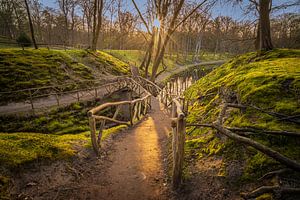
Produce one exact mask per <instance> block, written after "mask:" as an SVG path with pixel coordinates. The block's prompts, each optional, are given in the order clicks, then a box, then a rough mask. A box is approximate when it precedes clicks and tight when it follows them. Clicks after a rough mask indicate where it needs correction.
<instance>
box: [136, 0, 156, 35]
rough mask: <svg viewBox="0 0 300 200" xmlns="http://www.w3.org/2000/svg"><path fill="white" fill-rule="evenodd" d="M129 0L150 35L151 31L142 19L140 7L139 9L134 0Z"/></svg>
mask: <svg viewBox="0 0 300 200" xmlns="http://www.w3.org/2000/svg"><path fill="white" fill-rule="evenodd" d="M131 1H132V3H133V5H134V7H135V9H136V10H137V12H138V14H139V16H140V18H141V20H142V21H143V23H144V25H145V26H146V29H147V32H148V33H149V34H150V35H152V33H151V31H150V28H149V26H148V24H147V22H146V20H145V19H144V17H143V15H142V13H141V11H140V9H139V7H138V6H137V4H136V3H135V1H134V0H131Z"/></svg>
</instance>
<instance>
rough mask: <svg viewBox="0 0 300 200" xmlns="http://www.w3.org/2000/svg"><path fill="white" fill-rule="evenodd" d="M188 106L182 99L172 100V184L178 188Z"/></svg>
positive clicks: (180, 177)
mask: <svg viewBox="0 0 300 200" xmlns="http://www.w3.org/2000/svg"><path fill="white" fill-rule="evenodd" d="M187 109H188V104H187V103H186V102H185V100H184V99H183V98H173V99H172V111H171V126H172V133H173V134H172V135H173V138H172V152H173V167H172V184H173V188H175V189H176V188H178V187H179V185H180V184H181V179H182V167H183V161H184V144H185V126H186V115H187Z"/></svg>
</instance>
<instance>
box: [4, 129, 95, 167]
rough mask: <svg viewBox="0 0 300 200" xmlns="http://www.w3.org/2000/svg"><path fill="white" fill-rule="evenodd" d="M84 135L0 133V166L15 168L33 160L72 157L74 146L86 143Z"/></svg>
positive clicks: (86, 137)
mask: <svg viewBox="0 0 300 200" xmlns="http://www.w3.org/2000/svg"><path fill="white" fill-rule="evenodd" d="M88 138H89V135H87V134H86V133H83V134H77V135H74V134H72V135H63V136H57V135H49V134H39V133H0V146H1V149H0V164H1V165H2V166H9V167H17V166H20V165H22V164H25V163H29V162H32V161H34V160H37V159H38V160H41V159H42V160H44V159H50V160H53V159H63V158H67V157H69V156H72V155H74V153H75V152H76V151H75V150H74V148H73V146H74V145H76V144H77V145H79V144H82V142H85V141H87V140H88Z"/></svg>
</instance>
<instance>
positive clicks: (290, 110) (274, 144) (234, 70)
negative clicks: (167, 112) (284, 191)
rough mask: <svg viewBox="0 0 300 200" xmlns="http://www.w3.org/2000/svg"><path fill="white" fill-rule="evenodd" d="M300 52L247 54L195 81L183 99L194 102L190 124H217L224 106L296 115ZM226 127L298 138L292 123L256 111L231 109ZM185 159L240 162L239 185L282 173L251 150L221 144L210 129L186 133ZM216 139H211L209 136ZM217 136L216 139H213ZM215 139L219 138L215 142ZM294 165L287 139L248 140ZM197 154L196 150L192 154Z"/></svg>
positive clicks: (293, 148)
mask: <svg viewBox="0 0 300 200" xmlns="http://www.w3.org/2000/svg"><path fill="white" fill-rule="evenodd" d="M299 63H300V50H289V49H275V50H273V51H269V52H260V53H256V52H253V53H247V54H244V55H241V56H238V57H236V58H234V59H232V60H231V61H229V62H227V63H225V64H224V65H222V66H221V67H219V68H217V69H215V70H213V71H212V72H211V73H209V74H208V75H206V76H205V77H203V78H202V79H200V80H199V81H197V82H196V83H195V84H194V85H192V86H191V87H190V88H189V89H188V90H187V91H186V92H185V97H186V98H187V99H189V100H190V101H192V102H193V106H191V107H190V113H189V116H188V119H187V121H188V123H212V122H214V121H216V120H217V118H218V115H219V112H220V105H221V104H222V103H223V101H224V100H226V101H227V102H231V103H238V104H243V105H254V106H256V107H259V108H261V109H263V110H266V111H268V112H273V113H281V114H282V115H286V116H297V115H299V114H300V68H299ZM224 125H225V126H228V127H257V128H260V129H267V130H285V131H294V132H299V131H300V126H299V125H297V124H296V123H292V122H288V121H285V120H280V119H279V118H278V117H275V116H272V115H269V114H267V113H264V112H260V111H258V110H255V109H246V110H245V111H241V110H239V109H230V110H229V111H228V115H227V116H226V119H225V123H224ZM187 133H190V134H189V135H188V140H187V148H186V151H187V153H191V154H194V153H195V152H196V153H197V156H198V157H199V156H203V155H212V154H220V155H223V156H224V157H225V158H226V159H228V160H232V159H237V160H243V161H244V164H245V165H244V168H243V169H244V172H243V177H242V180H244V181H246V180H253V179H255V178H257V177H259V176H261V175H262V174H264V173H265V172H266V171H270V170H272V169H277V168H280V167H282V166H281V165H280V164H279V163H278V162H276V161H274V160H273V159H271V158H269V157H267V156H265V155H263V154H262V153H260V152H258V151H256V150H255V149H253V148H249V147H247V148H245V147H244V146H241V145H239V144H237V143H236V142H233V141H231V140H226V139H225V140H224V138H223V137H222V136H220V135H218V134H217V133H216V131H215V130H212V129H210V128H197V129H193V128H192V127H191V128H188V129H187ZM212 134H213V135H214V137H213V138H211V136H210V135H212ZM216 134H217V135H216ZM217 136H218V137H217ZM250 137H251V139H254V140H256V141H258V142H260V143H262V144H264V145H267V146H269V147H271V148H273V149H275V150H277V151H279V152H280V153H282V154H284V155H286V156H287V157H290V158H292V159H295V160H298V161H300V142H299V140H295V138H291V137H287V136H274V135H266V134H263V133H260V134H256V135H253V136H250ZM195 149H197V150H196V151H195Z"/></svg>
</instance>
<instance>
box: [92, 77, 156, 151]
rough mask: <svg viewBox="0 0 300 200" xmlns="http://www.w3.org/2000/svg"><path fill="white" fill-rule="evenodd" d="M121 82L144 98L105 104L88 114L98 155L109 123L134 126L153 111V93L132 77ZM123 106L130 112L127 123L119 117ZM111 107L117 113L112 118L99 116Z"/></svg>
mask: <svg viewBox="0 0 300 200" xmlns="http://www.w3.org/2000/svg"><path fill="white" fill-rule="evenodd" d="M121 80H122V81H124V82H125V84H126V87H128V88H130V89H131V90H132V91H134V92H136V93H139V94H144V96H143V97H140V98H138V99H134V100H130V101H119V102H109V103H104V104H102V105H100V106H98V107H95V108H93V109H91V110H90V111H89V112H88V117H89V125H90V129H91V140H92V145H93V149H94V151H95V153H96V154H97V155H99V154H100V147H101V145H100V143H101V138H102V132H103V130H104V129H105V124H106V123H107V122H113V123H116V124H123V125H128V126H132V125H134V124H135V123H136V122H137V121H139V120H140V119H141V118H142V116H145V115H146V114H147V113H148V111H149V109H151V96H152V95H151V93H149V92H148V91H147V90H145V89H144V88H143V87H142V86H141V85H140V84H139V83H137V82H136V81H135V80H133V79H132V78H130V77H122V78H121ZM122 106H123V107H124V106H127V107H125V109H128V111H129V120H128V121H125V120H124V119H118V117H119V116H120V110H121V108H122ZM109 107H110V108H113V107H115V108H116V109H115V113H114V114H113V116H112V117H108V116H101V115H98V113H100V112H101V111H103V110H104V109H107V108H109ZM97 123H99V124H100V125H99V132H98V134H97V126H96V125H97Z"/></svg>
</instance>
